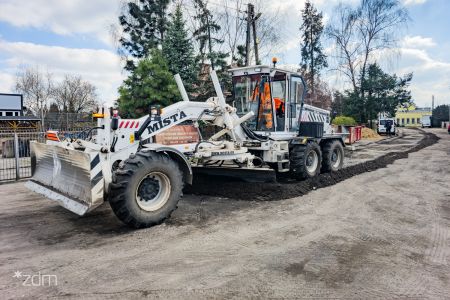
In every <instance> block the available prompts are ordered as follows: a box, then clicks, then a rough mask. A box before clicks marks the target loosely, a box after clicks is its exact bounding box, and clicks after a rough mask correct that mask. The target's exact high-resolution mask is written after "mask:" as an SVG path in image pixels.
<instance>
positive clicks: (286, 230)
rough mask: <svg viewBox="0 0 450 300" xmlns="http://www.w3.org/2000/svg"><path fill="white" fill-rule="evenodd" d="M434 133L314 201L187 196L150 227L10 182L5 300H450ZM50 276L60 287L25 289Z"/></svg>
mask: <svg viewBox="0 0 450 300" xmlns="http://www.w3.org/2000/svg"><path fill="white" fill-rule="evenodd" d="M427 132H433V133H435V134H436V135H437V136H438V137H440V138H441V139H440V140H438V141H437V143H435V144H433V143H430V144H431V145H427V146H428V147H426V148H423V149H420V150H419V149H414V147H416V146H417V145H419V144H420V142H419V140H421V138H422V137H423V136H425V138H427V137H429V138H430V139H432V135H429V136H427V135H426V134H424V133H422V132H421V131H417V135H418V136H417V137H416V138H412V137H411V136H409V137H411V138H410V142H411V143H409V142H408V143H409V144H411V145H410V146H408V148H407V149H402V150H398V149H401V148H398V147H402V145H401V144H398V146H396V147H391V150H393V151H389V152H392V154H389V155H390V156H388V157H387V158H385V159H388V158H389V161H388V163H386V164H385V165H381V166H379V165H378V164H375V165H374V167H373V168H372V167H368V168H367V170H366V171H368V172H364V173H362V174H359V175H357V176H353V175H354V174H352V175H351V176H349V177H348V178H347V179H345V180H343V181H340V182H339V183H337V184H333V185H331V186H327V187H322V188H320V189H317V190H315V191H309V193H304V194H303V196H301V197H300V196H296V197H293V198H290V199H284V200H279V201H254V200H255V199H254V198H252V197H249V198H247V199H240V200H236V199H226V198H223V197H217V196H209V195H204V194H202V195H192V194H191V195H186V196H185V198H183V200H182V201H180V205H179V208H178V210H176V211H175V213H174V214H173V216H172V217H171V218H170V220H168V221H167V222H166V223H165V224H162V225H160V226H156V227H153V228H148V229H143V230H137V231H136V230H130V229H128V228H127V227H125V226H123V225H122V224H121V223H120V222H119V221H118V220H117V219H116V218H115V216H114V215H113V214H112V212H111V209H110V208H109V205H108V204H105V205H104V206H102V207H100V208H99V209H98V210H96V211H94V212H93V213H91V214H90V215H88V216H86V217H82V218H81V217H78V216H75V215H73V214H71V213H70V212H67V211H66V210H64V209H63V208H61V207H59V206H58V205H56V204H54V203H53V202H51V201H49V200H46V199H44V198H42V197H40V196H38V195H36V194H34V193H31V192H29V191H28V190H26V188H25V187H24V185H23V183H15V184H7V185H0V240H1V241H2V242H1V243H0V296H1V297H0V298H1V299H10V298H11V299H14V298H22V297H23V298H29V299H36V298H52V297H53V298H73V299H79V298H83V299H98V298H108V299H124V298H141V297H148V298H161V299H180V298H184V299H186V298H187V299H211V298H220V299H223V298H227V299H231V298H236V299H237V298H319V299H323V298H333V299H336V298H342V299H349V298H354V299H361V298H363V299H377V298H383V299H385V298H420V299H422V298H431V299H443V298H448V295H450V277H449V276H450V275H449V261H450V251H449V243H450V236H449V228H450V190H449V183H450V136H449V135H448V134H447V133H446V132H444V131H442V130H441V131H439V130H427ZM415 133H416V132H415ZM405 138H406V140H405V141H408V135H406V136H405V137H403V139H405ZM399 141H400V139H399ZM413 142H414V143H413ZM377 145H378V144H377ZM411 146H412V147H411ZM377 147H378V146H377ZM380 147H381V146H380ZM360 150H361V151H363V149H360ZM397 150H398V151H397ZM414 150H419V151H414ZM358 151H359V150H358ZM364 151H365V150H364ZM380 151H381V150H380ZM405 151H407V152H409V153H404V152H405ZM394 152H397V153H398V155H397V154H396V155H394V154H393V153H394ZM402 153H403V154H402ZM366 154H370V151H369V152H368V153H366ZM367 165H368V166H371V163H367ZM213 184H214V183H213V182H211V183H210V185H213ZM289 185H291V183H285V184H281V187H280V189H279V190H278V191H279V192H282V190H283V187H285V186H289ZM293 185H295V184H293ZM262 191H263V192H265V190H264V189H263V190H262ZM241 192H242V193H249V195H251V193H252V191H251V189H250V188H247V187H244V186H243V187H242V190H241ZM242 198H244V197H242ZM263 198H264V197H263ZM281 198H282V197H281ZM263 200H267V199H263ZM15 272H21V275H20V276H19V277H18V278H17V276H16V277H13V275H15ZM38 274H39V276H41V277H40V278H42V275H56V276H57V284H55V283H54V282H52V284H51V285H50V286H48V285H45V284H42V283H41V284H40V286H27V285H26V284H25V285H24V282H25V280H26V277H25V275H35V276H38ZM37 278H39V277H37Z"/></svg>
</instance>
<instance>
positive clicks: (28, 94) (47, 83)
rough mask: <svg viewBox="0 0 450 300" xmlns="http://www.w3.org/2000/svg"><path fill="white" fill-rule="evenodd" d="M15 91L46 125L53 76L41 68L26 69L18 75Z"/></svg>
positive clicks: (21, 70)
mask: <svg viewBox="0 0 450 300" xmlns="http://www.w3.org/2000/svg"><path fill="white" fill-rule="evenodd" d="M15 90H16V92H18V93H21V94H23V97H24V99H25V106H26V107H27V109H28V110H29V111H30V112H31V113H33V114H34V115H36V116H39V117H40V118H41V122H42V124H43V123H44V118H45V115H46V113H47V111H48V102H49V100H50V98H51V95H52V91H53V82H52V75H51V74H50V73H49V72H48V71H47V72H41V70H40V69H39V67H24V68H22V69H20V70H19V71H18V72H17V74H16V82H15Z"/></svg>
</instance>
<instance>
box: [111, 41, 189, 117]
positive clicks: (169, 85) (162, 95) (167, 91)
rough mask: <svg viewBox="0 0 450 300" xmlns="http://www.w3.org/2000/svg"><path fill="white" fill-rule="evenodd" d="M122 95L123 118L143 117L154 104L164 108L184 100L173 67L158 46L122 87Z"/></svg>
mask: <svg viewBox="0 0 450 300" xmlns="http://www.w3.org/2000/svg"><path fill="white" fill-rule="evenodd" d="M119 95H120V96H119V99H118V105H119V110H120V111H121V113H122V117H140V116H143V115H145V114H148V113H149V111H150V107H151V106H152V105H156V104H159V105H161V106H162V107H164V106H167V105H170V104H172V103H174V102H177V101H179V100H181V97H180V94H179V92H178V89H177V85H176V83H175V80H174V78H173V75H172V74H171V73H170V71H169V66H168V64H167V62H166V60H165V58H164V56H163V55H162V53H161V51H160V50H158V49H153V50H151V52H150V56H149V57H148V58H143V59H141V60H140V61H139V63H138V65H137V66H136V68H135V70H134V72H132V73H131V74H130V76H129V77H128V78H127V79H125V81H124V82H123V84H122V86H120V87H119Z"/></svg>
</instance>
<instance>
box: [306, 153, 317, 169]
mask: <svg viewBox="0 0 450 300" xmlns="http://www.w3.org/2000/svg"><path fill="white" fill-rule="evenodd" d="M318 163H319V157H318V155H317V153H316V152H315V151H311V152H309V153H308V156H307V157H306V170H307V171H308V172H309V173H310V174H312V173H314V172H315V171H316V169H317V166H318Z"/></svg>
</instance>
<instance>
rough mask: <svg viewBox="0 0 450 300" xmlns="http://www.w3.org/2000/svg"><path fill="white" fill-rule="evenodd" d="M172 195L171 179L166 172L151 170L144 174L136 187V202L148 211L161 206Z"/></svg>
mask: <svg viewBox="0 0 450 300" xmlns="http://www.w3.org/2000/svg"><path fill="white" fill-rule="evenodd" d="M169 196H170V180H169V178H168V177H167V175H166V174H164V173H161V172H151V173H149V174H147V175H146V176H144V177H143V178H142V179H141V181H140V182H139V184H138V187H137V189H136V202H137V204H138V205H139V207H140V208H142V209H143V210H146V211H155V210H158V209H159V208H161V207H162V206H163V205H164V204H165V203H166V202H167V200H168V199H169Z"/></svg>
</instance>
